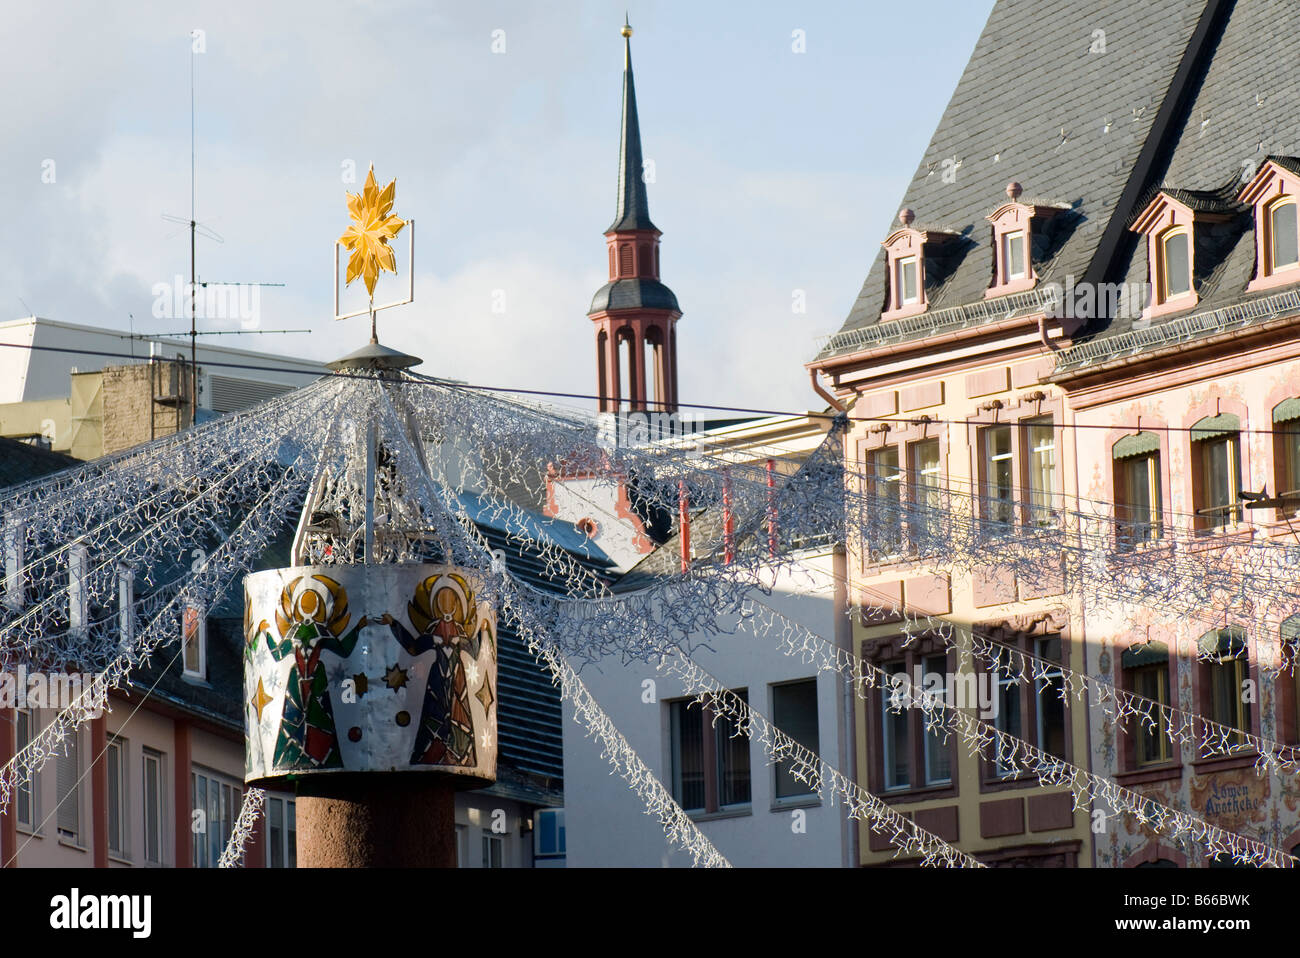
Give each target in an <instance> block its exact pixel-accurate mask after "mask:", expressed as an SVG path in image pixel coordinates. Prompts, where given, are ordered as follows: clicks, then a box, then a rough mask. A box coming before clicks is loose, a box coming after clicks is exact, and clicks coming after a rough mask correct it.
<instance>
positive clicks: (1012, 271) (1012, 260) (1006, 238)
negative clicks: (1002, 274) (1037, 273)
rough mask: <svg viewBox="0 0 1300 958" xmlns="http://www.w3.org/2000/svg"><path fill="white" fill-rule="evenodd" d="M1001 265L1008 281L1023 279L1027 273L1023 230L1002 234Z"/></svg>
mask: <svg viewBox="0 0 1300 958" xmlns="http://www.w3.org/2000/svg"><path fill="white" fill-rule="evenodd" d="M1002 266H1003V269H1004V270H1005V271H1006V277H1007V280H1008V281H1010V280H1013V279H1024V278H1025V277H1026V276H1028V275H1029V273H1028V271H1026V269H1025V233H1024V231H1023V230H1016V231H1015V232H1014V233H1003V234H1002Z"/></svg>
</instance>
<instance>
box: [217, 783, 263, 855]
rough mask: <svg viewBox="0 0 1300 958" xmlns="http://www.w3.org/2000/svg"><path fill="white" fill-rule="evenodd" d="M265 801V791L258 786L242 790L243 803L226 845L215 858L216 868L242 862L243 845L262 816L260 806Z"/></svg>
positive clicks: (250, 836) (251, 835)
mask: <svg viewBox="0 0 1300 958" xmlns="http://www.w3.org/2000/svg"><path fill="white" fill-rule="evenodd" d="M265 801H266V792H265V791H263V790H262V789H260V788H250V789H246V790H245V791H244V803H243V805H241V806H240V809H239V818H237V819H236V820H235V825H234V827H233V828H232V829H231V830H230V837H229V838H228V839H227V840H226V847H225V849H224V850H223V851H222V852H221V857H220V858H219V859H217V867H218V868H238V867H239V866H240V865H242V864H243V863H244V846H245V845H246V844H247V843H248V840H249V839H250V838H252V837H253V831H254V829H256V828H257V823H258V821H259V820H261V817H262V806H263V804H264V803H265Z"/></svg>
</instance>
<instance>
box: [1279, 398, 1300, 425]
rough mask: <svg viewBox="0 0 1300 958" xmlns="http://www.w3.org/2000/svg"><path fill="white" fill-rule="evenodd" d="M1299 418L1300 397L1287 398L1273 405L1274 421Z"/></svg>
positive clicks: (1288, 420) (1287, 420)
mask: <svg viewBox="0 0 1300 958" xmlns="http://www.w3.org/2000/svg"><path fill="white" fill-rule="evenodd" d="M1292 419H1300V399H1287V400H1285V401H1283V402H1280V403H1278V404H1277V405H1276V406H1274V407H1273V421H1274V422H1290V421H1291V420H1292Z"/></svg>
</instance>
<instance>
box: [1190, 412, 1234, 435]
mask: <svg viewBox="0 0 1300 958" xmlns="http://www.w3.org/2000/svg"><path fill="white" fill-rule="evenodd" d="M1234 432H1241V420H1240V419H1238V418H1237V417H1236V416H1235V415H1233V414H1232V413H1230V412H1225V413H1220V414H1219V415H1217V416H1206V417H1205V418H1204V419H1202V420H1201V421H1200V422H1198V423H1197V424H1196V425H1194V426H1193V427H1192V442H1200V441H1201V440H1203V439H1214V438H1215V437H1217V436H1226V435H1228V434H1229V433H1234Z"/></svg>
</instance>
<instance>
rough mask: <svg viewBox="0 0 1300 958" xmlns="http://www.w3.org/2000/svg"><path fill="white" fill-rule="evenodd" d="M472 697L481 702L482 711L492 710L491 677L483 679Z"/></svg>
mask: <svg viewBox="0 0 1300 958" xmlns="http://www.w3.org/2000/svg"><path fill="white" fill-rule="evenodd" d="M474 697H475V698H476V699H478V700H479V701H480V702H482V703H483V711H484V712H490V711H491V710H492V702H493V701H494V699H493V697H492V681H491V679H484V680H483V687H482V688H481V689H479V690H478V691H477V692H475V693H474Z"/></svg>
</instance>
